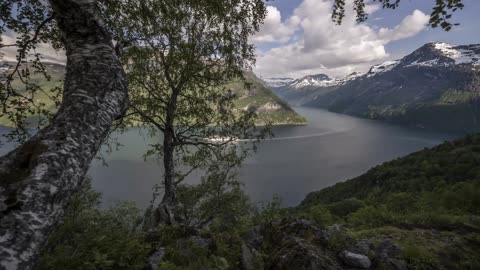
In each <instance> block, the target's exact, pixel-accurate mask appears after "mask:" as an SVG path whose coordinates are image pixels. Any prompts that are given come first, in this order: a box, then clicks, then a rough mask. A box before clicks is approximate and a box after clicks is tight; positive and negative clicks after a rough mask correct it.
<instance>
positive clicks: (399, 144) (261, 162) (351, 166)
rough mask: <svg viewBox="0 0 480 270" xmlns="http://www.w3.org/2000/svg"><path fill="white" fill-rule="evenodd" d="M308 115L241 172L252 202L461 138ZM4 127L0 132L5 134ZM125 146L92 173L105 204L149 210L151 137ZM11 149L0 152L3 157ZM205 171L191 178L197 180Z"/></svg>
mask: <svg viewBox="0 0 480 270" xmlns="http://www.w3.org/2000/svg"><path fill="white" fill-rule="evenodd" d="M295 110H296V111H297V112H298V113H299V114H301V115H302V116H304V117H305V118H307V120H308V125H305V126H281V127H275V128H274V133H275V137H274V138H273V139H271V140H267V141H263V142H261V143H260V144H259V147H258V152H257V154H256V155H254V156H252V157H250V158H248V159H247V160H246V162H245V163H244V164H243V166H242V168H241V169H240V172H239V179H240V180H241V181H242V182H243V183H244V184H245V185H244V189H245V191H246V193H247V194H248V195H249V196H250V197H251V198H252V199H253V200H254V201H255V202H260V201H268V200H270V199H271V198H272V196H273V195H274V194H278V195H279V196H280V197H281V198H282V202H283V204H284V205H286V206H293V205H296V204H298V203H299V202H300V201H301V200H302V199H303V198H304V197H305V195H306V194H307V193H309V192H311V191H315V190H319V189H321V188H324V187H327V186H330V185H332V184H334V183H336V182H339V181H343V180H347V179H349V178H352V177H355V176H358V175H360V174H362V173H364V172H366V171H367V170H368V169H370V168H371V167H373V166H375V165H379V164H381V163H383V162H385V161H388V160H392V159H394V158H397V157H400V156H403V155H406V154H408V153H411V152H414V151H417V150H420V149H422V148H424V147H431V146H434V145H437V144H440V143H442V142H444V141H445V140H451V139H454V138H455V137H460V136H461V135H460V134H446V133H438V132H429V131H425V130H421V129H412V128H405V127H399V126H393V125H389V124H386V123H382V122H379V121H371V120H365V119H359V118H354V117H350V116H346V115H342V114H336V113H331V112H328V111H325V110H321V109H313V108H303V107H299V108H295ZM1 132H2V130H0V133H1ZM119 141H120V143H121V144H122V145H123V147H121V148H120V149H119V150H118V151H115V152H113V153H112V154H105V153H104V155H103V156H104V157H105V158H106V161H107V163H108V166H107V167H106V166H103V165H102V162H100V161H98V160H97V161H94V162H93V164H92V166H91V168H90V171H89V175H90V176H91V177H92V179H93V186H94V188H95V189H96V190H98V191H100V192H102V193H103V201H104V205H111V204H112V203H114V202H115V201H119V200H131V201H135V202H136V203H137V205H138V206H140V207H145V206H147V205H148V203H149V202H150V200H151V198H152V188H153V187H154V185H155V184H158V183H160V181H161V178H162V166H161V163H160V162H158V161H155V160H148V161H143V159H142V155H143V153H144V152H145V150H146V148H147V147H148V144H149V143H152V142H153V140H152V139H149V138H147V136H142V135H139V132H138V130H137V129H132V130H130V131H129V132H127V133H125V134H123V135H121V136H120V138H119ZM9 148H11V146H8V145H7V146H3V147H1V148H0V154H3V153H5V152H6V151H7V150H8V149H9ZM200 176H201V173H199V172H197V173H194V174H192V175H191V177H190V178H189V179H188V181H191V182H195V181H198V178H199V177H200Z"/></svg>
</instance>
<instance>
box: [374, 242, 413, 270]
mask: <svg viewBox="0 0 480 270" xmlns="http://www.w3.org/2000/svg"><path fill="white" fill-rule="evenodd" d="M400 253H401V249H400V246H399V245H398V244H397V243H395V241H393V239H391V238H388V237H386V238H384V239H383V240H382V241H381V242H380V243H379V245H378V246H377V248H376V250H375V254H376V257H377V260H378V264H379V265H380V267H381V269H385V270H407V269H408V268H407V263H406V262H405V261H404V260H402V259H400Z"/></svg>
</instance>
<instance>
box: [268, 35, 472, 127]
mask: <svg viewBox="0 0 480 270" xmlns="http://www.w3.org/2000/svg"><path fill="white" fill-rule="evenodd" d="M276 91H278V92H279V95H280V96H283V97H284V98H286V100H287V101H289V102H293V103H294V104H299V103H300V104H301V105H305V106H313V107H321V108H326V109H328V110H330V111H333V112H338V113H345V114H349V115H354V116H359V117H364V118H369V119H378V120H384V121H388V122H392V123H396V124H401V125H407V126H415V127H420V128H427V129H435V130H442V131H453V132H462V133H465V132H478V131H479V130H480V123H479V119H480V45H477V44H474V45H462V46H452V45H449V44H446V43H438V42H435V43H428V44H425V45H424V46H422V47H421V48H419V49H417V50H416V51H414V52H412V53H411V54H409V55H407V56H405V57H404V58H402V59H400V60H395V61H388V62H385V63H383V64H379V65H375V66H373V67H371V69H370V71H369V72H368V73H366V74H364V75H362V76H355V78H353V79H351V80H338V82H337V83H336V84H333V85H328V86H322V87H315V86H308V87H303V88H300V89H292V88H291V87H289V86H288V85H287V86H284V87H283V88H279V89H276ZM282 92H287V94H283V95H282Z"/></svg>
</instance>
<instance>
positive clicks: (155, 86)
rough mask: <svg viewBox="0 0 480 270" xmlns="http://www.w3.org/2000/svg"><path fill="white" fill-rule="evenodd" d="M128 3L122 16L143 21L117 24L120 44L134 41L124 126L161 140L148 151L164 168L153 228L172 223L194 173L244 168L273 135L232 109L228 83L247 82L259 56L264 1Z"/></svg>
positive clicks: (129, 59)
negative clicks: (256, 38)
mask: <svg viewBox="0 0 480 270" xmlns="http://www.w3.org/2000/svg"><path fill="white" fill-rule="evenodd" d="M126 2H128V3H125V5H126V6H125V12H126V13H127V14H129V15H130V16H133V15H134V14H138V20H137V21H135V22H134V21H130V20H129V21H128V24H122V23H120V25H121V26H122V28H121V29H120V30H119V33H120V31H121V34H123V35H124V37H123V38H122V40H124V41H128V42H133V43H134V44H135V46H134V47H131V48H129V49H128V50H126V51H125V52H124V54H123V55H124V58H123V59H124V63H125V64H126V67H127V68H126V69H127V71H128V72H127V73H128V78H129V82H130V90H129V94H130V111H129V113H128V115H129V116H128V117H127V118H126V119H124V121H123V123H124V124H126V125H127V126H130V125H140V126H144V127H147V128H148V129H149V131H150V134H151V135H152V136H156V135H158V134H161V135H162V139H161V141H159V142H158V143H155V144H152V145H151V147H150V149H149V150H148V152H147V153H146V156H150V155H153V156H161V157H162V158H163V167H164V170H165V171H164V177H163V188H164V195H163V199H162V201H161V203H160V205H159V206H158V208H157V209H156V210H155V211H153V213H154V215H153V220H150V222H148V223H149V224H151V226H156V225H157V224H158V223H159V222H162V223H167V224H170V223H175V222H177V221H178V217H176V215H175V207H176V205H177V198H176V186H177V185H178V184H180V183H181V182H182V181H183V180H184V179H185V177H186V176H187V175H188V174H189V173H190V172H192V171H193V170H195V169H204V170H207V171H208V168H209V167H210V166H214V164H215V163H216V162H218V161H223V160H224V159H226V158H229V159H230V160H231V162H230V165H231V166H233V167H236V166H239V165H240V163H241V161H242V160H243V159H244V158H245V157H246V156H247V155H248V153H249V152H250V151H251V150H252V149H253V144H252V143H254V142H255V141H257V140H259V139H261V138H263V137H264V136H265V134H266V132H267V130H268V129H266V128H257V127H256V126H255V120H256V114H255V113H254V112H251V111H247V110H240V109H236V108H235V106H234V105H235V104H234V101H235V99H236V97H235V95H234V94H233V92H232V91H231V90H229V89H228V87H227V86H226V85H227V84H228V83H230V82H232V81H239V82H245V79H244V75H243V72H244V71H245V70H247V69H249V68H250V66H251V65H252V64H253V62H254V59H255V58H254V46H253V45H252V44H250V43H249V42H248V37H249V36H251V35H252V34H253V33H255V32H256V31H257V30H258V27H259V24H260V23H261V21H262V20H263V19H264V17H265V6H264V4H263V2H262V1H261V0H249V1H218V0H203V1H198V0H195V1H193V0H182V1H156V0H150V1H131V3H130V2H129V1H126ZM113 19H115V20H118V21H120V22H121V20H122V17H115V18H112V20H113ZM131 33H134V34H131ZM246 86H248V85H246ZM239 139H244V140H248V142H247V141H245V142H242V143H237V142H236V141H237V140H239ZM232 157H234V159H233V158H232ZM180 164H181V165H183V167H184V168H187V169H185V170H184V171H182V170H181V169H180V167H179V165H180Z"/></svg>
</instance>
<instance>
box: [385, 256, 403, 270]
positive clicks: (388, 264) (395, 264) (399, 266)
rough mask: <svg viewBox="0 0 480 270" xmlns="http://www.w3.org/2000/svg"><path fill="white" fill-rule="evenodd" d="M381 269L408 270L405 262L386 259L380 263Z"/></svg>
mask: <svg viewBox="0 0 480 270" xmlns="http://www.w3.org/2000/svg"><path fill="white" fill-rule="evenodd" d="M382 266H383V268H382V269H385V270H408V267H407V262H406V261H404V260H400V259H391V258H389V259H387V260H385V261H384V262H382Z"/></svg>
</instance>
